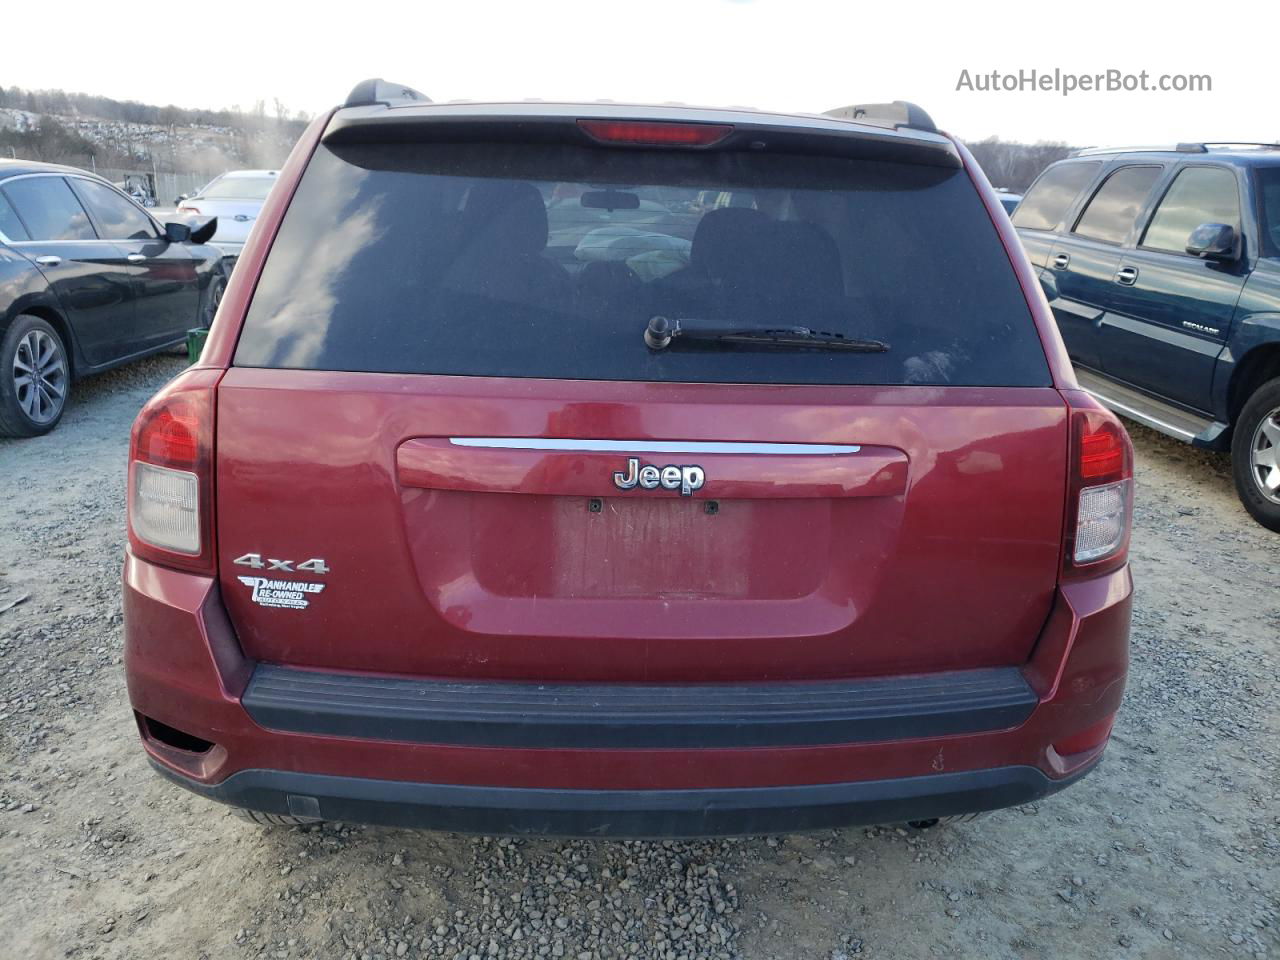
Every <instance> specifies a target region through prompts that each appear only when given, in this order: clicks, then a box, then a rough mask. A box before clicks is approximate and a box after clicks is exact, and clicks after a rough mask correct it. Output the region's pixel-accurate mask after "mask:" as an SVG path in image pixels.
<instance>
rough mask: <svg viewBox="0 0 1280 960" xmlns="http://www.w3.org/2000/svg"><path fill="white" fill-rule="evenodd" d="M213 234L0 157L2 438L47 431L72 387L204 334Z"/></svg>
mask: <svg viewBox="0 0 1280 960" xmlns="http://www.w3.org/2000/svg"><path fill="white" fill-rule="evenodd" d="M216 228H217V221H216V220H214V219H210V220H206V221H201V222H196V223H165V224H161V223H159V222H158V221H156V220H155V219H153V218H152V217H151V215H150V214H148V213H147V212H146V211H145V210H143V209H142V208H141V207H140V206H138V205H137V204H136V203H135V202H134V201H133V200H131V199H129V197H128V196H126V195H125V194H123V193H121V192H120V191H119V190H117V189H116V188H115V187H113V186H112V185H111V184H109V183H107V181H105V180H103V179H101V178H100V177H95V176H92V175H91V174H88V173H85V172H84V171H82V170H76V169H74V168H72V167H61V166H57V165H55V164H49V163H35V162H31V161H26V160H0V436H7V437H33V436H38V435H40V434H43V433H48V432H49V431H50V430H52V429H53V428H54V427H55V426H57V424H58V421H59V420H60V419H61V418H62V413H63V411H64V410H65V409H66V406H67V401H68V400H69V399H70V397H71V389H72V384H73V383H74V381H75V380H76V379H77V378H79V377H82V376H85V375H86V374H91V373H97V372H99V371H102V370H106V369H107V368H109V367H114V366H116V365H118V364H121V363H125V362H127V361H129V360H135V359H138V358H139V357H144V356H146V355H148V354H151V353H156V352H157V351H160V350H164V349H166V348H169V347H173V346H175V345H177V344H180V343H182V342H183V341H184V340H185V339H186V334H187V330H189V329H190V328H192V327H195V326H202V325H207V324H208V323H209V321H210V320H211V319H212V318H213V313H214V311H215V310H216V308H217V305H218V300H219V299H220V298H221V296H222V290H223V288H224V287H225V285H226V275H225V272H224V269H223V266H222V254H221V252H220V251H219V250H217V249H216V248H214V247H211V246H208V245H206V241H207V240H208V239H209V237H211V236H212V235H213V232H214V230H215V229H216Z"/></svg>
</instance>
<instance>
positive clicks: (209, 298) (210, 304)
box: [200, 264, 228, 327]
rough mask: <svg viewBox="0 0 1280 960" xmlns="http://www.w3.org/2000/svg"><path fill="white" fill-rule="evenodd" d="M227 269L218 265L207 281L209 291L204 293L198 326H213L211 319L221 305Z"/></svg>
mask: <svg viewBox="0 0 1280 960" xmlns="http://www.w3.org/2000/svg"><path fill="white" fill-rule="evenodd" d="M227 279H228V278H227V268H226V266H225V265H223V264H219V265H218V268H217V271H216V272H215V273H214V275H213V277H212V278H211V279H210V280H209V289H208V290H207V291H205V296H204V309H203V310H202V311H201V314H200V326H202V327H211V326H213V318H214V317H215V316H217V313H218V304H220V303H222V295H223V294H224V293H226V292H227Z"/></svg>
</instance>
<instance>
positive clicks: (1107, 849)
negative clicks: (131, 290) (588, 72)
mask: <svg viewBox="0 0 1280 960" xmlns="http://www.w3.org/2000/svg"><path fill="white" fill-rule="evenodd" d="M181 368H182V362H181V361H180V360H178V359H176V358H169V357H163V358H156V359H153V360H150V361H146V362H143V363H138V364H134V365H132V366H130V367H128V368H125V369H123V370H120V371H117V372H115V373H112V374H107V375H105V376H102V377H99V378H96V379H94V380H91V381H88V382H86V383H84V384H82V386H81V392H80V397H79V400H78V402H77V403H76V404H75V405H74V407H73V408H72V409H71V410H70V411H69V412H68V414H67V417H66V419H65V421H64V422H63V424H62V426H61V427H60V428H59V429H58V430H57V432H56V433H55V434H53V435H52V436H50V437H48V438H45V439H39V440H29V441H0V490H3V491H4V496H3V498H2V499H0V957H4V958H9V957H12V958H15V960H17V958H23V960H27V958H33V960H34V958H45V957H78V958H90V957H94V958H99V957H100V958H129V960H136V958H151V957H166V958H167V957H174V958H187V957H192V958H194V957H201V958H204V957H209V958H224V957H225V958H251V957H268V958H295V957H321V958H329V957H335V958H345V957H352V958H370V960H372V958H391V957H410V958H414V957H442V958H455V957H462V958H477V960H491V958H501V957H508V958H516V957H548V956H549V957H568V958H583V960H586V958H596V957H601V958H603V957H639V958H666V960H676V958H713V957H717V958H735V957H742V958H806V960H809V958H819V960H843V958H852V957H879V958H914V957H966V956H974V957H983V958H1028V957H1032V958H1035V957H1044V958H1049V957H1053V958H1061V957H1082V958H1083V957H1088V958H1093V957H1161V958H1163V957H1195V958H1202V957H1278V956H1280V803H1278V802H1277V800H1278V799H1280V798H1278V796H1277V794H1278V791H1280V787H1278V786H1277V779H1278V776H1277V774H1278V770H1280V763H1278V754H1277V746H1276V745H1277V732H1278V731H1277V725H1278V724H1277V719H1278V716H1280V710H1278V709H1277V703H1278V684H1277V679H1278V668H1277V644H1278V642H1280V550H1278V549H1277V548H1278V547H1280V538H1277V536H1276V535H1274V534H1271V533H1268V532H1267V531H1265V530H1263V529H1262V528H1261V527H1258V526H1256V525H1254V524H1253V523H1252V522H1251V521H1250V520H1249V519H1248V517H1247V516H1246V515H1245V514H1244V512H1243V511H1242V510H1241V509H1240V507H1239V506H1238V505H1237V503H1236V500H1235V496H1234V493H1233V491H1232V488H1231V483H1230V478H1229V474H1228V464H1227V461H1226V459H1225V458H1224V457H1222V456H1220V455H1213V454H1206V453H1202V452H1199V451H1194V450H1192V449H1190V448H1188V447H1185V446H1182V445H1180V444H1177V443H1175V442H1173V441H1170V440H1167V439H1165V438H1163V437H1160V436H1158V435H1156V434H1154V433H1151V432H1148V431H1146V430H1144V429H1142V428H1140V427H1133V428H1132V432H1133V435H1134V440H1135V443H1136V445H1137V451H1138V481H1139V487H1138V490H1139V493H1138V505H1137V531H1136V534H1135V536H1134V548H1133V566H1134V572H1135V576H1136V578H1137V580H1138V585H1139V586H1138V594H1137V603H1136V607H1135V614H1134V632H1133V653H1134V659H1133V671H1132V674H1131V679H1130V686H1129V694H1128V699H1127V702H1126V705H1125V708H1124V710H1123V712H1122V714H1121V718H1120V720H1119V723H1118V724H1117V727H1116V733H1115V737H1114V739H1113V741H1112V745H1111V748H1110V751H1109V753H1108V759H1107V762H1106V763H1105V764H1104V765H1103V767H1102V768H1101V769H1100V770H1099V771H1098V772H1097V773H1096V774H1094V775H1093V776H1091V777H1089V778H1087V779H1086V780H1084V781H1083V782H1082V783H1080V784H1079V785H1078V786H1076V787H1074V788H1072V789H1071V790H1069V791H1067V792H1066V793H1063V794H1060V795H1058V796H1057V797H1054V798H1051V799H1049V800H1047V801H1045V802H1043V803H1038V804H1033V805H1029V806H1026V807H1021V808H1019V809H1015V810H1008V811H1003V812H1000V813H997V814H993V815H992V816H990V817H987V818H984V819H980V820H978V821H976V822H973V823H966V824H961V825H954V826H949V827H943V828H939V829H935V830H931V831H926V832H924V833H911V832H907V831H904V830H902V829H898V828H894V827H884V828H876V829H868V830H864V829H856V830H845V831H832V832H827V833H822V834H817V835H809V836H801V837H786V838H757V839H749V840H734V841H716V842H701V843H606V842H585V841H573V842H564V841H548V840H521V841H509V840H491V839H471V838H464V837H456V836H450V835H441V834H427V833H415V832H409V831H402V830H389V829H373V828H367V829H366V828H358V827H352V828H348V827H343V826H330V825H327V826H324V827H323V828H309V829H305V830H294V829H261V828H258V827H254V826H251V825H249V824H246V823H243V822H241V821H239V820H237V819H234V818H232V817H230V816H228V815H227V814H226V813H225V812H224V811H223V810H222V809H221V808H219V807H216V806H215V805H213V804H211V803H209V802H206V801H204V800H201V799H198V798H196V797H194V796H191V795H189V794H187V793H185V792H184V791H181V790H179V789H177V788H176V787H173V786H170V785H168V784H166V783H164V782H162V781H161V780H159V779H158V778H157V777H156V776H155V775H153V774H152V773H151V771H150V770H149V769H148V767H147V764H146V763H145V762H144V760H143V754H142V751H141V749H140V748H139V747H138V745H137V743H136V735H135V732H134V730H133V728H132V723H131V720H130V717H129V710H128V704H127V700H126V696H125V689H124V680H123V677H122V673H121V666H120V662H121V658H120V654H121V649H120V648H121V628H120V599H119V589H118V580H119V567H120V552H121V545H122V528H123V521H124V515H123V506H122V504H123V480H122V476H123V467H124V461H125V456H126V448H127V440H128V426H129V423H130V421H131V419H132V418H133V416H134V414H135V413H136V411H137V409H138V407H139V406H140V405H141V403H142V402H143V401H144V400H145V399H146V398H147V397H148V396H149V395H150V394H151V393H152V392H153V391H154V390H155V389H156V388H157V387H158V386H159V385H160V384H161V383H163V382H164V381H165V380H166V379H167V378H168V377H170V376H172V375H173V374H175V373H177V372H178V371H179V370H180V369H181Z"/></svg>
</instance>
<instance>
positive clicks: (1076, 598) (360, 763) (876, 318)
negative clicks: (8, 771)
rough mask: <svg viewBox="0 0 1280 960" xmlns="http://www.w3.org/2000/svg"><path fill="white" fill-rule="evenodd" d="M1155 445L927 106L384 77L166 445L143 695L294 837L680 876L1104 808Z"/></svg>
mask: <svg viewBox="0 0 1280 960" xmlns="http://www.w3.org/2000/svg"><path fill="white" fill-rule="evenodd" d="M1132 482H1133V481H1132V451H1131V447H1130V444H1129V441H1128V438H1127V436H1126V435H1125V432H1124V430H1123V428H1122V427H1121V426H1120V425H1119V423H1118V422H1117V420H1116V419H1115V418H1114V417H1113V416H1112V415H1111V414H1110V413H1108V412H1107V411H1106V410H1104V409H1103V408H1102V407H1101V406H1100V405H1099V404H1098V403H1097V402H1095V401H1094V400H1092V399H1091V398H1090V397H1089V396H1088V395H1087V394H1085V393H1083V392H1082V391H1080V390H1079V389H1078V388H1077V386H1076V382H1075V380H1074V378H1073V376H1072V372H1071V367H1070V366H1069V364H1068V361H1067V358H1066V355H1065V353H1064V352H1063V348H1062V343H1061V341H1060V340H1059V336H1058V333H1057V330H1056V328H1055V325H1054V323H1053V319H1052V317H1051V316H1050V313H1049V311H1048V309H1047V308H1046V306H1045V302H1044V300H1043V298H1042V295H1041V292H1040V289H1039V286H1038V284H1037V282H1036V280H1035V278H1034V276H1033V275H1032V273H1031V271H1030V269H1029V268H1028V265H1027V261H1026V258H1025V257H1024V255H1023V253H1022V250H1021V248H1020V246H1019V244H1018V240H1017V238H1016V236H1015V235H1014V232H1013V230H1012V229H1011V227H1010V225H1009V221H1008V218H1007V216H1006V215H1005V213H1004V211H1003V209H1002V208H1001V206H1000V201H999V198H998V196H997V195H996V194H995V193H994V192H993V191H992V189H991V187H990V185H989V184H988V183H987V181H986V179H985V178H984V176H983V174H982V172H981V170H979V169H978V167H977V166H976V165H975V164H974V161H973V159H972V157H971V156H970V155H969V153H968V152H967V151H966V150H965V148H964V146H963V145H961V144H960V143H959V142H957V141H956V140H955V139H953V138H951V137H949V136H947V135H945V134H942V133H939V132H938V131H937V130H936V129H935V128H934V126H933V123H932V121H931V120H930V119H929V117H928V116H927V114H925V113H924V112H923V111H921V110H920V109H919V108H918V107H915V106H913V105H910V104H905V103H901V102H899V103H894V104H886V105H870V106H859V107H850V108H844V109H841V110H836V111H833V112H832V113H830V114H827V115H779V114H772V113H764V112H754V111H750V110H737V109H735V110H704V109H696V108H691V107H684V106H670V105H668V106H661V107H643V106H624V105H619V104H614V103H584V104H551V103H542V102H527V103H492V104H476V103H465V104H435V103H432V102H431V101H429V100H427V99H426V98H425V97H422V95H421V94H418V93H416V92H415V91H413V90H411V89H408V88H404V87H399V86H393V85H389V84H386V83H384V82H382V81H367V82H365V83H362V84H360V85H359V86H357V87H356V89H355V90H354V91H353V92H352V95H351V97H350V98H349V99H348V101H347V103H346V104H345V105H344V106H342V107H341V108H339V109H337V110H335V111H332V112H330V113H328V114H326V115H324V116H322V117H320V118H319V119H317V120H316V121H315V122H314V123H313V124H312V125H311V127H310V128H309V129H308V131H307V132H306V134H305V135H304V136H303V138H302V140H301V141H300V142H299V143H298V145H297V147H296V148H295V149H294V151H293V155H292V157H291V158H290V159H289V162H288V164H287V166H286V167H285V168H284V169H283V170H282V171H281V173H280V176H279V179H278V182H277V184H276V186H275V188H274V189H273V190H272V192H271V195H270V197H269V198H268V199H267V201H266V204H265V206H264V208H263V210H262V215H261V217H260V218H259V220H258V222H257V225H256V226H255V228H254V230H253V234H252V236H251V238H250V239H249V241H248V243H247V245H246V247H245V250H244V253H243V255H242V256H241V258H240V262H239V266H237V268H236V272H235V274H234V276H233V277H232V280H231V283H230V286H229V287H228V289H227V291H226V295H225V297H224V299H223V301H222V304H221V307H220V309H219V312H218V315H217V319H216V321H215V323H214V324H213V329H212V333H211V334H210V336H209V340H208V344H207V346H206V347H205V350H204V353H203V355H202V357H201V359H200V362H199V363H198V364H196V365H195V366H194V367H192V368H191V369H189V370H187V371H186V372H185V373H183V374H182V375H180V376H179V377H177V378H176V379H175V380H173V381H172V382H171V383H169V384H168V385H167V386H166V387H165V388H164V389H163V390H161V391H160V393H159V394H157V395H156V397H155V398H154V399H152V400H151V401H150V402H149V403H148V404H147V406H146V407H145V408H144V409H143V411H142V412H141V414H140V415H139V417H138V419H137V422H136V423H135V424H134V428H133V436H132V443H131V452H130V464H129V487H128V490H129V547H128V552H127V554H126V557H125V568H124V598H125V599H124V602H125V617H126V665H127V671H128V683H129V694H130V697H131V700H132V704H133V709H134V711H135V715H136V719H137V724H138V729H139V731H140V733H141V736H142V742H143V745H144V747H145V749H146V751H147V754H148V756H149V757H150V759H151V761H152V763H153V764H154V765H155V767H156V769H157V770H158V771H159V772H160V773H162V774H163V775H164V776H166V777H168V778H170V779H172V780H173V781H175V782H177V783H179V784H181V785H182V786H184V787H186V788H188V789H190V790H193V791H195V792H197V793H199V794H201V795H203V796H205V797H209V798H211V799H214V800H219V801H222V802H223V803H227V804H231V805H233V806H235V807H239V808H243V809H244V810H247V811H249V812H250V814H249V815H250V817H251V818H253V819H259V820H262V821H267V822H278V821H286V822H294V821H306V820H319V819H330V820H344V821H357V822H368V823H381V824H395V825H417V826H423V827H429V828H435V829H442V830H458V831H477V832H484V833H489V834H516V833H537V834H544V833H545V834H562V835H586V836H625V837H673V836H710V835H725V834H754V833H760V832H773V831H791V830H808V829H814V828H825V827H832V826H840V825H848V824H859V823H872V822H893V821H918V820H932V819H933V818H942V817H947V816H952V815H958V814H965V813H972V812H976V811H982V810H989V809H994V808H997V807H1004V806H1008V805H1012V804H1021V803H1025V802H1028V801H1032V800H1036V799H1038V798H1041V797H1044V796H1046V795H1048V794H1051V793H1053V792H1054V791H1057V790H1060V789H1062V788H1063V787H1065V786H1067V785H1068V784H1071V783H1072V782H1074V781H1075V780H1077V779H1079V778H1080V777H1081V776H1083V775H1084V774H1086V773H1088V772H1089V771H1090V770H1091V769H1092V768H1093V767H1094V766H1095V765H1096V764H1097V763H1098V761H1099V759H1100V757H1101V754H1102V752H1103V749H1104V748H1105V745H1106V742H1107V739H1108V736H1109V734H1110V731H1111V725H1112V721H1113V719H1114V717H1115V714H1116V711H1117V709H1118V707H1119V705H1120V700H1121V693H1122V690H1123V687H1124V679H1125V671H1126V665H1127V648H1128V631H1129V611H1130V594H1131V580H1130V576H1129V569H1128V565H1127V550H1128V539H1129V527H1130V515H1131V502H1132Z"/></svg>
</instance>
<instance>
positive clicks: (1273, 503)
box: [1231, 377, 1280, 532]
mask: <svg viewBox="0 0 1280 960" xmlns="http://www.w3.org/2000/svg"><path fill="white" fill-rule="evenodd" d="M1231 469H1232V473H1233V474H1234V475H1235V481H1236V490H1237V491H1238V492H1239V494H1240V500H1241V502H1242V503H1243V504H1244V508H1245V509H1246V510H1248V511H1249V513H1250V514H1252V516H1253V518H1254V519H1255V520H1257V521H1258V522H1259V523H1260V524H1262V525H1263V526H1264V527H1267V528H1268V529H1270V530H1275V531H1277V532H1280V377H1277V378H1276V379H1274V380H1269V381H1267V382H1266V383H1264V384H1263V385H1262V386H1261V387H1259V388H1258V389H1257V390H1255V391H1254V394H1253V396H1252V397H1250V398H1249V402H1248V403H1246V404H1245V405H1244V409H1243V410H1241V411H1240V418H1239V419H1238V420H1237V421H1236V427H1235V434H1234V437H1233V438H1232V442H1231Z"/></svg>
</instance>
